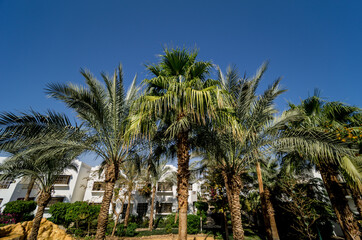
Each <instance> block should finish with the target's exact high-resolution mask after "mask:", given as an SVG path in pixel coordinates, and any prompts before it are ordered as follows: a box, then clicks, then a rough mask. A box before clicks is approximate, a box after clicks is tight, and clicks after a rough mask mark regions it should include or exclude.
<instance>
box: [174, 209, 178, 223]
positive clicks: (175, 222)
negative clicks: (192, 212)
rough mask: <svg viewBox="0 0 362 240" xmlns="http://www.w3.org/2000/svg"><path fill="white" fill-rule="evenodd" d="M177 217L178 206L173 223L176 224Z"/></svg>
mask: <svg viewBox="0 0 362 240" xmlns="http://www.w3.org/2000/svg"><path fill="white" fill-rule="evenodd" d="M177 219H178V207H177V210H176V214H175V221H174V224H176V223H177Z"/></svg>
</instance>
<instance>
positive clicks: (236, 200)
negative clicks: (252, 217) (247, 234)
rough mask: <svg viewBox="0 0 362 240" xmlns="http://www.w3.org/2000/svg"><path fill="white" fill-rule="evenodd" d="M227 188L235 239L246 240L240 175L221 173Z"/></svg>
mask: <svg viewBox="0 0 362 240" xmlns="http://www.w3.org/2000/svg"><path fill="white" fill-rule="evenodd" d="M221 173H222V175H223V178H224V182H225V188H226V195H227V197H228V202H229V207H230V214H231V223H232V228H233V239H235V240H244V229H243V223H242V221H241V206H240V189H241V179H240V177H239V176H238V175H235V174H233V173H226V172H225V171H224V170H222V171H221Z"/></svg>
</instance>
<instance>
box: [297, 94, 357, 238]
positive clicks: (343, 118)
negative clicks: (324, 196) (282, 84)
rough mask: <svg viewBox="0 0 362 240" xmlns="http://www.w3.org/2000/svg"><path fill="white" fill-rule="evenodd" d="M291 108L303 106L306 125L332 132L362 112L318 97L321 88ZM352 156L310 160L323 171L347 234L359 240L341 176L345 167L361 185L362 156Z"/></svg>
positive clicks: (341, 224) (330, 195)
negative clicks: (361, 157)
mask: <svg viewBox="0 0 362 240" xmlns="http://www.w3.org/2000/svg"><path fill="white" fill-rule="evenodd" d="M291 108H294V109H295V108H297V109H300V110H301V111H302V112H303V113H304V115H305V119H304V121H302V122H299V124H300V125H302V126H303V127H305V128H320V129H323V130H325V131H330V132H332V133H333V129H335V128H338V127H343V126H344V125H345V124H346V123H348V121H349V120H350V119H351V118H353V115H354V114H358V112H360V110H359V109H358V108H356V107H351V106H347V105H344V104H342V103H340V102H330V103H326V102H324V101H323V100H322V99H321V98H320V97H319V92H318V91H316V92H315V94H314V96H312V97H309V98H307V99H306V100H303V101H302V103H301V104H300V105H299V106H294V105H291ZM360 124H361V123H360ZM326 126H328V128H326ZM331 130H332V131H331ZM344 141H346V140H344ZM353 159H354V158H353V156H349V157H337V158H336V156H334V155H333V154H331V155H329V156H325V157H321V156H319V157H315V158H312V159H311V160H313V161H314V163H315V164H316V167H317V170H318V171H319V172H320V173H321V176H322V179H323V182H324V185H325V188H326V190H327V192H328V195H329V199H330V201H331V204H332V206H333V209H334V211H335V213H336V216H337V219H338V222H339V224H340V226H341V229H342V231H343V234H344V236H345V238H346V239H348V240H352V239H357V240H359V239H361V232H360V231H359V227H358V223H357V220H356V219H355V218H354V216H353V213H352V211H351V210H350V208H349V205H348V201H347V199H346V198H345V189H344V188H343V187H342V185H341V182H340V180H339V176H340V173H341V172H340V170H341V168H342V169H343V171H344V172H345V173H347V175H349V176H350V178H352V179H353V180H354V182H355V183H356V185H357V186H361V180H362V177H361V176H362V175H361V172H360V171H358V170H356V169H357V168H358V167H356V165H355V164H354V163H355V162H358V161H360V160H357V161H356V160H353Z"/></svg>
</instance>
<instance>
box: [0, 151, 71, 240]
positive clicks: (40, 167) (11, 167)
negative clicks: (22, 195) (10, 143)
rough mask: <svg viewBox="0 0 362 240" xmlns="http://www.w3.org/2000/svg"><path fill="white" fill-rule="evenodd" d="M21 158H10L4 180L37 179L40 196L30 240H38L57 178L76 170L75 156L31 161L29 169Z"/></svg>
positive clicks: (4, 170)
mask: <svg viewBox="0 0 362 240" xmlns="http://www.w3.org/2000/svg"><path fill="white" fill-rule="evenodd" d="M19 158H20V157H19V156H16V157H13V158H10V159H9V160H7V161H5V162H4V163H3V164H2V165H1V166H0V170H1V171H2V173H3V175H2V178H3V179H6V178H7V179H14V178H16V177H32V178H35V180H36V182H37V183H38V185H39V194H38V197H37V205H38V208H37V212H36V214H35V218H34V220H33V227H32V230H31V233H30V236H29V239H30V240H35V239H37V235H38V231H39V227H40V222H41V219H42V217H43V214H44V210H45V207H46V206H47V204H48V203H49V201H50V199H51V194H52V190H53V186H54V184H55V181H56V180H57V177H58V176H59V175H60V174H62V173H63V172H64V171H65V170H66V169H74V170H76V171H77V166H76V165H74V163H73V162H72V160H73V159H74V155H69V154H64V155H63V156H59V155H55V156H54V157H53V158H48V159H42V160H37V161H31V164H32V166H31V167H30V168H28V166H29V165H28V163H27V162H26V161H22V160H21V159H20V160H19Z"/></svg>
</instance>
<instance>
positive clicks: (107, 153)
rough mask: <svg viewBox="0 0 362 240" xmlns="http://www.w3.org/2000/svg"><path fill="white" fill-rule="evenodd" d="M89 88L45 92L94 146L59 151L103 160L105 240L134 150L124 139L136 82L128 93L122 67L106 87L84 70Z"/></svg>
mask: <svg viewBox="0 0 362 240" xmlns="http://www.w3.org/2000/svg"><path fill="white" fill-rule="evenodd" d="M81 74H82V75H83V77H84V78H85V81H86V84H87V87H83V86H76V85H74V84H49V85H48V86H47V89H46V92H47V93H48V94H49V96H51V97H53V98H55V99H57V100H60V101H62V102H64V103H65V104H66V105H67V107H68V108H70V109H72V110H74V111H75V112H76V113H77V117H78V120H79V121H80V122H81V123H82V128H83V129H85V130H86V132H87V135H86V138H87V139H93V140H94V141H92V142H84V141H82V142H69V141H68V142H64V143H57V145H58V147H67V148H79V149H83V150H84V151H90V152H94V153H96V154H97V155H98V156H99V157H100V158H102V159H103V166H104V168H105V184H106V186H105V191H104V195H103V200H102V206H101V209H100V213H99V216H98V226H97V233H96V237H95V239H104V238H105V232H106V227H107V223H108V212H109V207H110V202H111V200H112V195H113V189H114V186H115V183H116V181H117V179H118V177H119V170H120V165H121V164H122V162H123V161H124V159H125V158H126V156H127V153H128V151H129V150H130V149H132V145H128V143H127V142H125V139H124V133H125V131H126V121H127V118H128V113H129V107H130V105H131V103H132V101H133V99H134V98H135V97H136V94H137V88H136V87H135V81H136V78H135V79H134V80H133V82H132V84H131V86H130V89H129V90H128V92H127V93H125V90H124V87H123V73H122V67H121V66H119V67H118V68H117V69H116V70H115V72H114V74H113V76H108V75H106V74H104V73H102V74H101V75H102V78H103V81H104V84H105V86H104V85H102V84H101V82H99V81H98V80H97V79H96V78H95V77H94V76H93V75H92V74H91V73H90V72H88V71H85V70H82V71H81Z"/></svg>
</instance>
